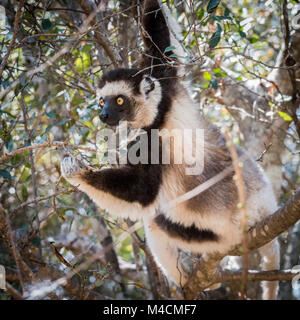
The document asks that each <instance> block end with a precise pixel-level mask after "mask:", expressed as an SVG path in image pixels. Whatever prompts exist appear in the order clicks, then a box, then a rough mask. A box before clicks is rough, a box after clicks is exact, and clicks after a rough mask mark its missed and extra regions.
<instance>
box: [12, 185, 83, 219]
mask: <svg viewBox="0 0 300 320" xmlns="http://www.w3.org/2000/svg"><path fill="white" fill-rule="evenodd" d="M73 192H78V189H77V187H74V188H72V189H71V190H62V191H59V192H56V193H53V194H50V195H49V196H44V197H39V198H36V199H33V200H29V201H26V202H23V203H21V204H20V205H19V206H17V207H16V208H15V209H14V210H13V211H11V213H10V214H11V215H13V214H15V213H16V212H17V211H18V210H20V209H22V208H24V207H26V206H28V205H30V204H32V203H37V202H40V201H44V200H48V199H51V198H55V197H57V196H59V195H61V194H69V193H73Z"/></svg>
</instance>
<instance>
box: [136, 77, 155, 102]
mask: <svg viewBox="0 0 300 320" xmlns="http://www.w3.org/2000/svg"><path fill="white" fill-rule="evenodd" d="M154 88H155V83H154V79H153V78H151V77H149V76H145V77H144V78H143V80H142V81H141V85H140V89H141V92H142V94H144V95H145V96H146V97H147V96H148V95H149V93H150V92H151V91H153V90H154Z"/></svg>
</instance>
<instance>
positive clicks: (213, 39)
mask: <svg viewBox="0 0 300 320" xmlns="http://www.w3.org/2000/svg"><path fill="white" fill-rule="evenodd" d="M221 32H222V27H221V26H220V24H219V23H218V30H217V31H216V32H215V33H213V35H212V36H211V38H210V39H209V42H208V44H209V47H210V48H214V47H216V46H217V44H218V43H219V42H220V40H221Z"/></svg>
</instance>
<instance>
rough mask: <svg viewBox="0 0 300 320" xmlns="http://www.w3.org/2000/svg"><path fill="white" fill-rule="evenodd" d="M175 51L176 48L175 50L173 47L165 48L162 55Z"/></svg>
mask: <svg viewBox="0 0 300 320" xmlns="http://www.w3.org/2000/svg"><path fill="white" fill-rule="evenodd" d="M175 49H176V48H175V47H174V46H169V47H166V49H165V51H164V53H166V52H170V51H173V50H175Z"/></svg>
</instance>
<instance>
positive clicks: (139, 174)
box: [61, 157, 161, 207]
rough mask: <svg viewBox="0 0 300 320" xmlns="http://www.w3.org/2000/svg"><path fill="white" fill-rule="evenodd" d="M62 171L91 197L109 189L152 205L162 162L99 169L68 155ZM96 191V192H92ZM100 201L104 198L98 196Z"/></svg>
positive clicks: (113, 194)
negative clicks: (88, 166)
mask: <svg viewBox="0 0 300 320" xmlns="http://www.w3.org/2000/svg"><path fill="white" fill-rule="evenodd" d="M61 171H62V175H63V176H64V177H65V178H66V179H67V180H68V181H69V182H70V183H71V184H73V185H79V189H81V190H82V191H84V192H86V193H87V194H88V195H89V196H91V198H94V197H95V195H94V194H95V193H97V191H99V192H98V196H100V197H101V194H100V193H101V192H103V193H106V194H107V193H108V194H110V195H111V196H113V197H116V201H119V199H121V200H124V201H126V202H129V203H132V202H138V203H139V204H140V205H141V206H143V207H146V206H148V205H150V204H151V203H152V202H153V201H154V200H155V198H156V196H157V194H158V191H159V185H160V181H161V168H160V166H159V165H157V166H155V165H152V166H151V167H150V165H136V166H130V165H128V166H125V167H122V168H107V169H103V170H99V171H94V170H91V169H89V168H87V167H85V166H84V165H83V164H82V163H81V162H79V161H78V160H77V159H76V158H73V157H65V158H64V159H63V161H62V164H61ZM92 193H93V195H92ZM99 202H101V199H99Z"/></svg>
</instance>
